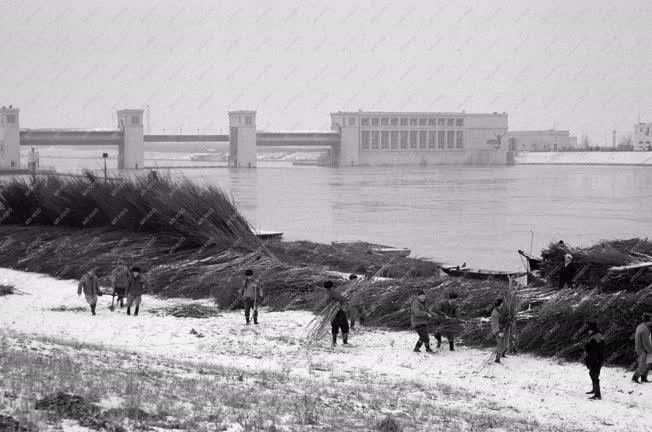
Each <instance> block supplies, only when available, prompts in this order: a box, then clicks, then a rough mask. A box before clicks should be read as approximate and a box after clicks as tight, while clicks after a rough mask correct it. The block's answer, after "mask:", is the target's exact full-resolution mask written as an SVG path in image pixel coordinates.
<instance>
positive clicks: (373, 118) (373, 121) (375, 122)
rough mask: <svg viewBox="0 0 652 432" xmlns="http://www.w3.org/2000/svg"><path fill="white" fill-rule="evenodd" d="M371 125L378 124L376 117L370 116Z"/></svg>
mask: <svg viewBox="0 0 652 432" xmlns="http://www.w3.org/2000/svg"><path fill="white" fill-rule="evenodd" d="M371 125H372V126H378V117H372V118H371Z"/></svg>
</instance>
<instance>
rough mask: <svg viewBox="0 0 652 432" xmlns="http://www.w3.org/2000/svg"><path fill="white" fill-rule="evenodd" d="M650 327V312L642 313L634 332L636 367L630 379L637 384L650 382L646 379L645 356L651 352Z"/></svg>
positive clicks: (651, 324) (646, 365)
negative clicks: (640, 320)
mask: <svg viewBox="0 0 652 432" xmlns="http://www.w3.org/2000/svg"><path fill="white" fill-rule="evenodd" d="M650 327H652V313H644V314H643V322H642V323H640V324H639V325H638V326H637V327H636V333H634V351H635V352H636V361H637V362H638V367H637V368H636V372H634V376H633V377H632V381H634V382H635V383H637V384H640V383H642V382H650V381H648V379H647V374H648V371H649V366H648V363H647V357H648V355H650V354H652V336H650ZM639 378H640V381H639Z"/></svg>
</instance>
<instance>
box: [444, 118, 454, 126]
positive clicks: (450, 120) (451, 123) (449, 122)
mask: <svg viewBox="0 0 652 432" xmlns="http://www.w3.org/2000/svg"><path fill="white" fill-rule="evenodd" d="M446 124H447V125H448V126H455V119H454V118H449V119H446Z"/></svg>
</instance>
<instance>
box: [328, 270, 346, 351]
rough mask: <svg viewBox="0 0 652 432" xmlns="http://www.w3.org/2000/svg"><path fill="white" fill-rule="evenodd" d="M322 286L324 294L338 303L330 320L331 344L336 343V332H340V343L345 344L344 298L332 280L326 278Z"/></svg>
mask: <svg viewBox="0 0 652 432" xmlns="http://www.w3.org/2000/svg"><path fill="white" fill-rule="evenodd" d="M324 288H326V294H328V299H329V300H330V301H335V302H337V304H338V307H337V312H336V313H335V316H334V317H333V319H332V320H331V335H332V336H333V346H335V345H337V334H338V333H339V332H340V331H341V332H342V343H343V344H344V345H347V344H348V343H349V320H348V318H347V316H346V312H345V311H344V307H345V305H346V304H347V300H346V298H345V297H344V296H343V295H342V294H340V293H339V292H337V290H335V288H334V285H333V282H332V281H329V280H327V281H326V282H324Z"/></svg>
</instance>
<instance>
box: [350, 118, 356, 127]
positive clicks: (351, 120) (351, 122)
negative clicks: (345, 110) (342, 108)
mask: <svg viewBox="0 0 652 432" xmlns="http://www.w3.org/2000/svg"><path fill="white" fill-rule="evenodd" d="M349 126H355V117H349Z"/></svg>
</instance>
